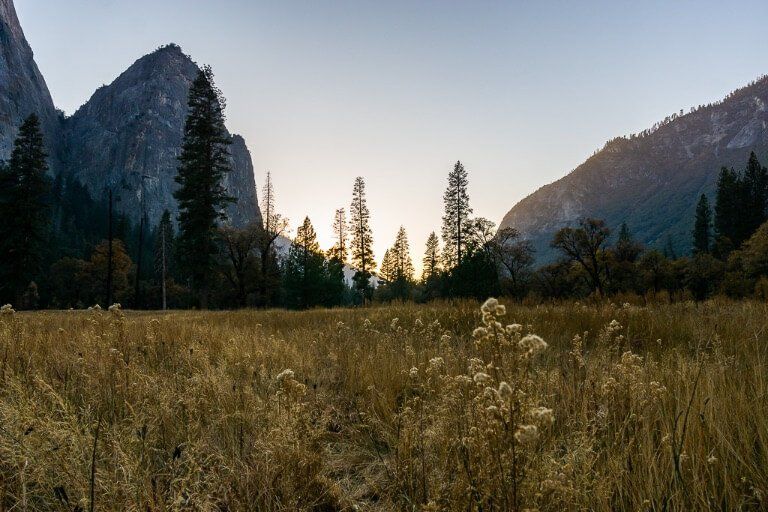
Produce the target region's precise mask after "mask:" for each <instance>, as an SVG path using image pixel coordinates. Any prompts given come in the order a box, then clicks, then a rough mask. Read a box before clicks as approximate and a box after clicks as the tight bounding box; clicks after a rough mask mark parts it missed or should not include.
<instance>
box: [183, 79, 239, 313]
mask: <svg viewBox="0 0 768 512" xmlns="http://www.w3.org/2000/svg"><path fill="white" fill-rule="evenodd" d="M223 109H224V101H223V98H222V96H221V92H220V91H219V90H218V89H217V88H216V87H215V86H214V83H213V72H212V71H211V68H210V67H207V66H206V67H205V68H204V69H203V70H201V71H200V72H199V73H198V75H197V78H195V80H194V82H193V83H192V87H191V88H190V91H189V115H188V116H187V121H186V124H185V126H184V141H183V144H182V149H181V156H179V168H178V175H177V176H176V183H178V184H179V185H180V187H179V189H178V190H177V191H176V192H174V197H175V198H176V200H177V201H178V202H179V237H178V248H179V262H180V264H181V268H182V270H183V271H184V273H185V274H186V276H187V277H189V279H190V282H191V285H192V288H193V289H194V290H195V291H196V292H197V294H198V300H199V305H200V307H202V308H206V307H207V305H208V290H209V287H210V276H211V274H212V273H213V272H212V270H213V268H214V266H215V264H216V259H215V256H216V253H217V244H216V228H217V224H218V222H219V221H221V220H223V219H225V218H226V214H225V213H224V208H225V207H226V205H227V204H228V203H230V202H233V201H234V199H233V198H231V197H229V196H228V195H227V191H226V189H225V188H224V186H223V184H222V181H223V179H224V175H225V173H227V172H229V171H230V165H229V154H228V150H227V146H228V145H229V144H230V143H231V141H230V138H229V136H228V135H227V131H226V128H225V127H224V110H223Z"/></svg>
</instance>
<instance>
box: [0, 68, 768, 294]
mask: <svg viewBox="0 0 768 512" xmlns="http://www.w3.org/2000/svg"><path fill="white" fill-rule="evenodd" d="M224 104H225V102H224V101H223V98H222V96H221V92H220V91H219V90H218V88H217V87H216V86H215V84H214V81H213V73H212V72H211V70H210V68H205V69H203V70H202V71H201V72H200V74H199V75H198V77H197V78H196V80H195V81H194V83H193V84H192V87H191V89H190V96H189V115H188V118H187V121H186V123H185V127H184V139H183V141H184V142H183V146H182V151H181V155H180V157H179V166H178V173H177V176H176V182H177V183H178V185H179V186H178V189H177V190H176V192H175V193H174V197H175V198H176V200H177V201H178V206H179V208H178V210H179V214H178V217H176V218H175V219H174V218H173V217H172V216H171V213H170V212H168V211H165V212H164V213H163V215H162V216H161V218H160V219H149V218H146V216H144V218H143V219H142V222H140V223H139V224H138V225H135V224H132V223H131V222H129V221H128V219H127V218H126V217H125V216H123V215H119V214H116V213H115V211H117V210H119V207H118V206H119V197H112V195H111V194H108V193H105V194H104V195H103V196H102V197H100V198H98V199H94V198H92V197H91V195H90V194H89V193H88V191H87V189H86V188H85V187H84V186H83V185H82V184H81V183H79V182H78V181H77V179H76V178H75V177H73V176H67V175H58V176H56V178H55V179H54V180H50V179H49V178H48V177H47V170H48V167H47V164H46V160H47V155H46V153H45V147H44V141H43V138H42V135H41V133H40V125H39V120H38V119H37V117H36V116H34V115H33V116H30V117H29V118H28V119H27V120H26V121H25V122H24V124H23V125H22V126H21V127H20V130H19V134H18V138H17V140H16V141H15V144H14V149H13V153H12V156H11V159H10V161H9V162H7V163H0V214H1V215H2V218H3V219H4V222H3V223H2V224H0V249H2V255H3V260H2V265H0V279H1V281H0V301H2V303H13V304H14V305H15V306H17V307H18V308H22V309H35V308H82V307H88V306H91V305H93V304H101V305H102V306H105V305H108V304H110V303H113V302H120V303H122V304H124V305H126V306H129V307H132V308H137V309H145V308H147V309H165V308H192V307H200V308H239V307H261V308H267V307H288V308H295V309H306V308H312V307H319V306H323V307H333V306H350V305H360V304H366V303H370V302H375V301H379V302H386V301H393V300H414V301H420V302H423V301H429V300H433V299H437V298H453V297H476V298H486V297H488V296H496V295H506V296H508V297H511V298H514V299H517V300H521V301H522V300H529V301H542V300H551V299H568V298H578V299H581V298H587V297H592V296H595V297H604V296H614V295H619V294H632V295H638V296H653V297H656V298H659V297H661V298H665V299H668V300H680V299H687V298H695V299H703V298H706V297H708V296H710V295H713V294H727V295H730V296H734V297H747V296H758V297H764V298H768V225H766V220H768V218H767V217H766V212H767V211H768V170H766V168H765V167H763V166H762V165H761V164H760V162H759V161H758V159H757V157H756V156H755V155H754V154H752V155H751V156H750V158H749V161H748V162H747V166H746V168H745V169H744V170H743V171H741V172H737V171H735V170H733V169H725V168H724V169H722V171H721V173H720V176H719V180H718V186H717V193H716V197H715V201H714V203H715V205H714V208H712V207H711V206H710V200H709V198H708V197H707V196H706V195H702V196H701V198H700V199H699V203H698V205H697V208H696V220H695V228H694V231H693V233H692V237H693V246H694V251H693V254H692V255H690V256H684V257H678V256H677V255H675V254H674V251H673V250H672V248H671V244H668V246H667V248H666V249H665V250H663V251H660V250H658V249H653V248H651V249H649V248H645V247H643V246H642V244H640V243H638V242H637V241H635V240H634V239H633V237H632V234H631V233H630V230H629V229H628V227H627V225H626V224H623V225H621V226H620V227H619V229H618V233H617V234H616V236H612V230H611V229H610V227H609V226H607V225H606V224H605V222H604V221H602V220H599V219H584V220H582V221H580V222H579V223H578V224H577V225H575V226H571V227H566V228H563V229H561V230H560V231H558V232H557V233H556V235H555V236H554V238H553V240H552V242H551V246H552V247H553V248H554V249H555V250H556V251H557V253H558V254H559V255H560V257H559V259H557V260H556V261H554V262H553V263H549V264H547V265H544V266H542V267H540V268H537V269H535V268H534V267H533V264H534V261H535V254H534V250H533V247H532V245H531V244H530V243H529V242H528V241H526V240H524V239H523V237H522V236H521V234H520V233H519V232H518V231H517V230H516V229H514V228H509V227H507V228H502V229H499V230H497V229H496V226H495V225H494V223H493V222H491V221H489V220H487V219H484V218H482V217H474V216H473V210H472V207H471V204H470V200H469V195H468V185H469V179H468V172H467V170H466V169H465V168H464V165H463V164H462V163H461V162H457V163H456V164H455V166H454V167H453V169H452V170H451V171H450V172H449V174H448V179H447V186H446V189H445V192H444V195H443V202H444V214H443V218H442V226H441V229H440V231H439V233H440V236H438V234H437V232H432V233H431V234H430V236H429V237H428V239H427V242H426V244H425V247H424V251H423V256H422V259H421V263H422V265H421V268H422V271H421V274H420V275H416V269H415V265H414V263H413V260H412V256H411V254H412V248H411V246H410V242H409V239H408V234H407V232H406V229H405V228H404V227H401V228H400V229H399V230H398V232H397V234H396V236H395V239H394V240H393V242H392V245H391V247H390V248H389V249H387V250H386V251H385V253H384V254H383V255H381V260H380V262H381V264H380V265H377V263H376V255H375V254H374V251H373V232H372V229H371V222H370V220H371V212H370V210H369V209H368V205H367V199H366V186H365V180H364V179H363V178H362V177H358V178H356V179H355V181H354V183H353V187H352V194H351V200H350V203H349V207H348V208H339V209H338V210H336V211H335V212H333V216H332V220H331V221H332V223H333V231H334V238H335V241H334V244H333V246H332V247H331V248H330V249H328V250H327V251H324V250H322V249H321V247H320V246H319V243H318V241H317V236H316V232H315V228H314V226H313V224H312V222H311V220H310V219H309V218H305V219H304V220H303V222H302V223H301V225H300V226H298V227H297V229H296V236H295V237H294V239H293V240H288V239H287V237H286V234H287V232H288V224H289V223H288V220H287V219H285V218H284V217H283V216H282V215H281V214H280V213H278V211H277V207H276V197H275V190H274V187H273V184H272V179H271V175H270V174H269V173H267V176H266V180H265V183H264V187H263V189H262V194H261V198H260V204H261V209H262V219H261V222H259V223H254V224H252V225H250V226H246V227H244V228H234V227H232V226H231V225H229V224H228V222H227V219H226V216H225V214H224V211H225V208H226V206H227V205H228V204H230V203H231V202H233V201H235V199H234V198H232V197H229V196H228V195H227V193H226V190H225V188H224V187H223V184H222V183H223V178H224V176H225V174H226V173H227V172H229V171H230V169H229V163H228V150H227V146H228V144H229V138H228V137H227V135H226V130H225V128H224V115H223V105H224Z"/></svg>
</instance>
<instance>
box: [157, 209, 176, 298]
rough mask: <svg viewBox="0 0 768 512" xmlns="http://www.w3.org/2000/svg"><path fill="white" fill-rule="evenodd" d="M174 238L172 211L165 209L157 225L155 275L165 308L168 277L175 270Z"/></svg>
mask: <svg viewBox="0 0 768 512" xmlns="http://www.w3.org/2000/svg"><path fill="white" fill-rule="evenodd" d="M174 238H175V234H174V232H173V222H171V212H169V211H168V210H165V211H163V216H162V217H161V218H160V224H158V226H157V232H156V233H155V247H154V260H155V261H154V264H155V265H154V267H155V276H156V277H157V279H158V280H159V281H160V290H161V294H162V306H163V310H165V309H167V308H168V293H167V292H168V290H167V285H168V279H169V278H170V276H171V275H173V272H174V266H173V258H172V257H171V256H172V254H173V246H174Z"/></svg>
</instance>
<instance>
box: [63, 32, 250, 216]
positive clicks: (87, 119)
mask: <svg viewBox="0 0 768 512" xmlns="http://www.w3.org/2000/svg"><path fill="white" fill-rule="evenodd" d="M197 73H198V67H197V65H196V64H195V63H194V62H193V61H192V60H191V59H190V58H189V57H188V56H187V55H185V54H184V53H183V52H182V51H181V48H179V47H178V46H176V45H168V46H165V47H162V48H160V49H158V50H157V51H155V52H153V53H151V54H149V55H147V56H144V57H142V58H141V59H139V60H138V61H136V63H134V64H133V65H132V66H131V67H130V68H128V69H127V70H126V71H125V72H124V73H123V74H121V75H120V76H119V77H118V78H117V79H116V80H115V81H114V82H112V84H110V85H107V86H104V87H101V88H100V89H99V90H97V91H96V93H94V95H93V96H92V97H91V99H90V100H89V101H88V102H87V103H86V104H85V105H83V106H82V107H81V108H80V109H79V110H78V111H77V112H76V113H75V114H74V115H73V116H72V117H71V118H69V119H67V120H66V122H65V140H66V144H65V146H66V150H65V155H66V162H67V167H68V169H70V170H71V171H72V172H73V173H74V174H75V176H77V177H78V178H79V180H80V181H81V182H83V183H84V184H85V185H86V186H87V187H88V189H89V190H91V192H92V194H94V195H97V196H98V195H103V194H106V193H107V191H108V190H109V189H110V188H111V189H112V191H113V194H114V195H115V197H116V198H118V201H117V203H116V204H117V208H118V210H120V211H122V212H125V213H128V214H129V215H130V216H132V217H133V218H138V216H139V215H140V212H141V211H142V208H143V209H144V211H146V212H147V215H148V218H149V219H150V222H151V223H152V224H155V223H157V222H158V221H159V219H160V216H161V215H162V213H163V210H165V209H168V210H169V211H171V213H172V214H174V215H175V214H176V212H177V205H176V200H175V199H174V197H173V191H174V190H176V188H177V185H176V183H175V182H174V177H175V176H176V170H177V167H178V160H177V158H178V156H179V154H180V151H181V144H182V136H183V132H184V121H185V119H186V117H187V96H188V93H189V88H190V86H191V84H192V81H193V80H194V79H195V77H196V76H197ZM229 152H230V155H231V164H232V172H231V173H228V174H227V175H226V177H225V186H226V188H227V190H228V191H229V193H230V195H232V196H233V197H236V198H237V203H236V204H234V205H232V206H230V207H229V209H228V211H227V213H228V216H229V218H230V221H231V223H232V224H233V225H236V226H243V225H246V224H248V223H251V222H261V214H260V212H259V208H258V204H257V200H256V186H255V183H254V175H253V164H252V163H251V156H250V153H249V152H248V149H247V148H246V146H245V141H244V140H243V138H242V137H240V136H233V137H232V144H231V145H230V147H229ZM142 196H143V197H142Z"/></svg>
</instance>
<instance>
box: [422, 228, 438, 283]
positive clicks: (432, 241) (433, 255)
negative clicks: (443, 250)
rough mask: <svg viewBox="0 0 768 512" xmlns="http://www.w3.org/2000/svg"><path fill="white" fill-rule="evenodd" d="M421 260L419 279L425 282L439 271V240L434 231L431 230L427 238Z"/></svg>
mask: <svg viewBox="0 0 768 512" xmlns="http://www.w3.org/2000/svg"><path fill="white" fill-rule="evenodd" d="M421 262H422V267H423V268H422V272H421V280H422V282H424V283H426V282H427V281H429V280H430V279H431V278H433V277H436V276H437V275H438V274H439V272H440V241H439V240H438V238H437V235H436V234H435V232H434V231H433V232H431V233H430V234H429V237H428V238H427V244H426V248H425V249H424V258H423V259H422V260H421Z"/></svg>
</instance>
